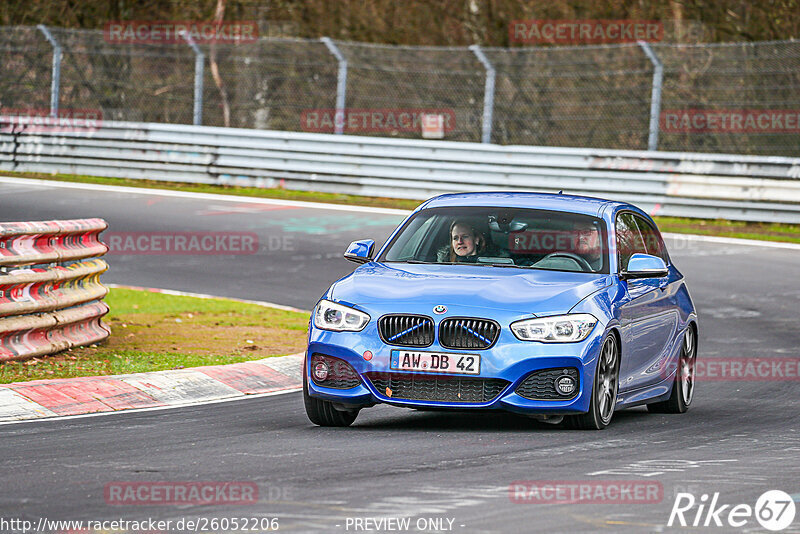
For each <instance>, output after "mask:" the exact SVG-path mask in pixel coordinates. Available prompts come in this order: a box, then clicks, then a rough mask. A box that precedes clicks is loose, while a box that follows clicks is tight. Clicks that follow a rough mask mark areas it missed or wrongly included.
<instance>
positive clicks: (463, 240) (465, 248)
mask: <svg viewBox="0 0 800 534" xmlns="http://www.w3.org/2000/svg"><path fill="white" fill-rule="evenodd" d="M450 237H451V238H452V240H453V250H454V251H455V252H456V254H457V255H459V256H472V255H474V254H475V235H474V234H473V233H472V230H471V229H470V228H469V227H468V226H464V225H463V224H457V225H455V226H454V227H453V233H452V235H451V236H450Z"/></svg>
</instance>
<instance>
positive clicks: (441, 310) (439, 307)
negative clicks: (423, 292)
mask: <svg viewBox="0 0 800 534" xmlns="http://www.w3.org/2000/svg"><path fill="white" fill-rule="evenodd" d="M446 311H447V306H445V305H444V304H438V305H436V306H434V307H433V313H435V314H436V315H441V314H443V313H445V312H446Z"/></svg>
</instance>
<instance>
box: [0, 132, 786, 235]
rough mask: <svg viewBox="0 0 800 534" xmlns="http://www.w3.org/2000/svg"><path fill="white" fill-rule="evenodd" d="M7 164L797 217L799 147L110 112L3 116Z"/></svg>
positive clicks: (2, 155)
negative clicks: (240, 124) (629, 143)
mask: <svg viewBox="0 0 800 534" xmlns="http://www.w3.org/2000/svg"><path fill="white" fill-rule="evenodd" d="M0 170H10V171H22V172H44V173H66V174H83V175H94V176H112V177H121V178H134V179H151V180H168V181H180V182H193V183H207V184H228V185H245V186H255V187H285V188H287V189H297V190H313V191H322V192H336V193H349V194H359V195H368V196H385V197H395V198H412V199H425V198H428V197H431V196H434V195H437V194H440V193H445V192H455V191H480V190H487V189H490V190H509V191H510V190H517V191H518V190H531V191H550V192H556V191H560V190H563V191H564V192H568V193H575V194H585V195H592V196H601V197H609V198H613V199H617V200H623V201H628V202H632V203H634V204H637V205H639V206H640V207H642V208H643V209H645V210H647V211H649V212H650V213H652V214H657V215H667V216H685V217H699V218H726V219H732V220H745V221H769V222H787V223H800V180H798V178H800V158H785V157H777V156H774V157H773V156H739V155H717V154H700V153H679V152H649V151H624V150H603V149H586V148H556V147H531V146H499V145H489V144H478V143H463V142H450V141H430V140H410V139H395V138H380V137H358V136H350V135H331V134H311V133H296V132H278V131H263V130H247V129H239V128H217V127H209V126H189V125H176V124H153V123H130V122H113V121H104V122H103V123H102V125H101V126H99V127H96V128H94V127H93V128H87V129H86V130H84V131H77V130H75V129H72V130H70V131H58V129H57V128H52V129H47V128H45V129H42V128H35V127H33V126H31V125H24V124H20V121H19V118H18V117H0Z"/></svg>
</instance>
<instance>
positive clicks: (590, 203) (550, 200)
mask: <svg viewBox="0 0 800 534" xmlns="http://www.w3.org/2000/svg"><path fill="white" fill-rule="evenodd" d="M607 205H619V206H626V207H627V206H629V207H631V208H634V206H631V205H630V204H626V203H624V202H614V201H610V200H606V199H603V198H595V197H584V196H580V195H564V194H559V193H533V192H521V191H520V192H517V191H492V192H485V193H448V194H445V195H440V196H438V197H434V198H432V199H430V200H428V201H427V202H425V203H424V204H423V205H422V206H420V208H425V209H427V208H444V207H455V206H482V207H483V206H486V207H499V208H531V209H542V210H553V211H565V212H570V213H580V214H584V215H592V216H595V217H598V216H599V215H600V212H601V210H602V209H603V207H604V206H607ZM634 209H636V208H634ZM636 211H639V210H638V209H636Z"/></svg>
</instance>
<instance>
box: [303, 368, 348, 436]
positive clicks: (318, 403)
mask: <svg viewBox="0 0 800 534" xmlns="http://www.w3.org/2000/svg"><path fill="white" fill-rule="evenodd" d="M303 402H304V404H305V406H306V415H307V416H308V419H309V421H311V422H312V423H314V424H315V425H319V426H350V425H351V424H353V421H355V420H356V417H358V410H352V411H346V412H345V411H340V410H337V409H336V408H334V407H333V403H332V402H330V401H326V400H322V399H317V398H314V397H312V396H311V395H309V394H308V376H307V375H306V369H305V365H304V366H303Z"/></svg>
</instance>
